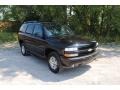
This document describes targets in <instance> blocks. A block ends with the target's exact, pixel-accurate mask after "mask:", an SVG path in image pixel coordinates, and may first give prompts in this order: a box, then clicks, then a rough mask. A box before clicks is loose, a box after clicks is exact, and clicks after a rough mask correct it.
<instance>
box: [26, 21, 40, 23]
mask: <svg viewBox="0 0 120 90" xmlns="http://www.w3.org/2000/svg"><path fill="white" fill-rule="evenodd" d="M38 22H39V21H25V22H24V23H38Z"/></svg>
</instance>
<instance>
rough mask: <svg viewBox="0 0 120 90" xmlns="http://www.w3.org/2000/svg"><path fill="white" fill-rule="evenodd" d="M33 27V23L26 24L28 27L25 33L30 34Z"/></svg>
mask: <svg viewBox="0 0 120 90" xmlns="http://www.w3.org/2000/svg"><path fill="white" fill-rule="evenodd" d="M33 29H34V24H28V27H27V30H26V33H28V34H32V32H33Z"/></svg>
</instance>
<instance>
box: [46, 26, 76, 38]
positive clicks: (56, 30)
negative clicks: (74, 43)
mask: <svg viewBox="0 0 120 90" xmlns="http://www.w3.org/2000/svg"><path fill="white" fill-rule="evenodd" d="M45 31H46V34H47V36H48V37H50V36H64V35H74V32H73V31H72V30H71V29H70V28H69V27H68V26H66V25H61V26H60V25H51V26H47V27H45Z"/></svg>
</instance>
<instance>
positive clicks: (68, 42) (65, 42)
mask: <svg viewBox="0 0 120 90" xmlns="http://www.w3.org/2000/svg"><path fill="white" fill-rule="evenodd" d="M51 41H52V42H54V43H55V44H56V45H58V46H64V47H88V46H89V47H90V46H95V45H96V41H90V40H88V39H83V38H81V37H80V36H77V35H76V36H56V37H52V38H51Z"/></svg>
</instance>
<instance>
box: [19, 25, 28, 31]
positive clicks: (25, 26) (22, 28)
mask: <svg viewBox="0 0 120 90" xmlns="http://www.w3.org/2000/svg"><path fill="white" fill-rule="evenodd" d="M26 28H27V24H23V25H22V26H21V28H20V31H21V32H25V30H26Z"/></svg>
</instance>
